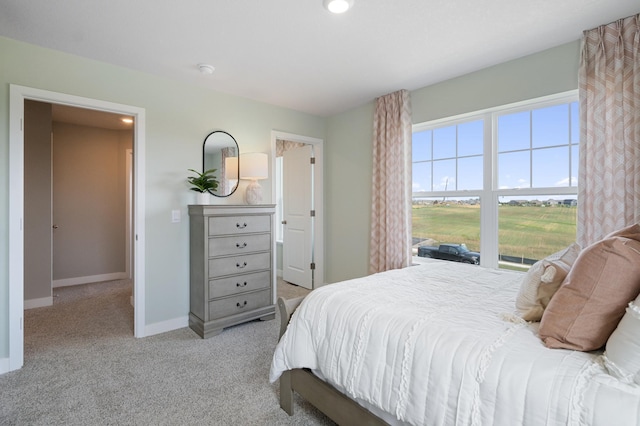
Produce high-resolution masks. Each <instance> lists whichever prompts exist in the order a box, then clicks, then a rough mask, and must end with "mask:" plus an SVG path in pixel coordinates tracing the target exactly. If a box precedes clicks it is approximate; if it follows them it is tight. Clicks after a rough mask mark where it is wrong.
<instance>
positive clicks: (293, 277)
mask: <svg viewBox="0 0 640 426" xmlns="http://www.w3.org/2000/svg"><path fill="white" fill-rule="evenodd" d="M272 141H273V143H272V145H273V147H272V152H273V153H274V161H273V165H274V174H275V179H274V193H275V198H274V199H275V200H276V226H277V229H276V239H277V242H278V250H277V252H278V274H279V275H280V276H281V277H282V279H283V280H284V281H286V282H288V283H291V284H295V285H298V286H301V287H304V288H308V289H314V288H317V287H319V286H322V285H323V284H324V240H323V225H324V223H323V217H324V215H323V185H322V182H323V162H322V159H323V158H322V157H323V156H322V154H323V141H322V140H321V139H316V138H310V137H305V136H301V135H294V134H290V133H283V132H273V134H272Z"/></svg>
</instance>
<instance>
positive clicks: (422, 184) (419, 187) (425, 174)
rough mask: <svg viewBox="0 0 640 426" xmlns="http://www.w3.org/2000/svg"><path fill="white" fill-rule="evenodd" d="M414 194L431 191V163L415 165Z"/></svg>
mask: <svg viewBox="0 0 640 426" xmlns="http://www.w3.org/2000/svg"><path fill="white" fill-rule="evenodd" d="M412 173H413V189H412V191H413V192H421V191H431V162H430V161H426V162H422V163H413V168H412Z"/></svg>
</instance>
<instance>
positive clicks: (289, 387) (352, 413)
mask: <svg viewBox="0 0 640 426" xmlns="http://www.w3.org/2000/svg"><path fill="white" fill-rule="evenodd" d="M302 299H304V297H297V298H295V299H288V300H286V299H283V298H282V297H279V298H278V309H279V310H280V336H279V337H280V338H282V335H283V334H284V332H285V331H286V330H287V325H288V324H289V320H290V319H291V315H293V312H294V311H295V310H296V308H297V307H298V306H299V305H300V302H302ZM294 391H295V392H297V393H298V394H299V395H300V396H302V397H303V398H304V399H306V400H307V401H309V403H311V404H312V405H314V406H315V407H316V408H317V409H318V410H320V411H322V412H323V413H324V414H326V415H327V417H329V418H330V419H331V420H333V421H334V422H336V423H337V424H339V425H388V423H387V422H385V421H384V420H382V419H381V418H380V417H378V416H376V415H374V414H373V413H371V412H370V411H369V410H367V409H366V408H364V407H362V406H361V405H360V404H358V403H357V402H355V401H354V400H352V399H351V398H349V397H347V396H346V395H344V394H343V393H341V392H340V391H338V390H337V389H336V388H334V387H333V386H331V385H329V384H328V383H326V382H324V381H322V380H320V379H319V378H318V377H317V376H316V375H315V374H313V373H312V372H311V371H310V370H308V369H299V368H296V369H293V370H288V371H285V372H284V373H282V376H280V407H281V408H282V409H283V410H284V411H286V412H287V414H289V415H290V416H292V415H293V392H294Z"/></svg>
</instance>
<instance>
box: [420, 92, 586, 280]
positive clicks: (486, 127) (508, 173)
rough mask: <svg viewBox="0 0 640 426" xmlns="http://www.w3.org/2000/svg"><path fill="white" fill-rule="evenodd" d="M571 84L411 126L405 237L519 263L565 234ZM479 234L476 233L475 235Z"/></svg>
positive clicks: (573, 189)
mask: <svg viewBox="0 0 640 426" xmlns="http://www.w3.org/2000/svg"><path fill="white" fill-rule="evenodd" d="M578 147H579V115H578V102H577V92H575V91H574V92H571V93H565V94H561V95H556V96H551V97H545V98H541V99H536V100H532V101H527V102H521V103H518V104H514V105H508V106H504V107H500V108H493V109H491V110H487V111H481V112H477V113H472V114H465V115H463V116H458V117H452V118H448V119H443V120H437V121H433V122H429V123H422V124H416V125H414V127H413V147H412V148H413V153H412V156H413V158H412V163H413V165H412V166H413V182H412V184H413V237H414V238H413V240H414V245H415V246H416V247H414V253H417V246H418V245H438V244H441V243H456V244H466V246H467V247H468V248H469V249H470V250H472V251H480V252H481V254H482V256H481V264H483V265H485V266H491V267H497V266H500V267H504V268H513V269H526V268H528V266H530V265H531V264H532V263H534V262H535V261H536V260H538V259H540V258H542V257H545V256H547V255H549V254H551V253H553V252H555V251H558V250H560V249H562V248H564V247H566V246H568V245H569V244H571V243H572V242H573V241H575V231H576V205H577V192H578V190H577V184H578V182H577V176H578ZM481 236H482V239H481V238H480V237H481Z"/></svg>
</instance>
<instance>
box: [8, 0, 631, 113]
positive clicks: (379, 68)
mask: <svg viewBox="0 0 640 426" xmlns="http://www.w3.org/2000/svg"><path fill="white" fill-rule="evenodd" d="M638 12H640V1H639V0H535V1H531V0H527V1H525V0H355V4H354V7H353V9H352V10H350V11H349V12H347V13H345V14H342V15H333V14H331V13H329V12H327V11H326V10H325V9H324V8H323V7H322V0H207V1H202V0H180V1H170V0H134V1H132V0H109V1H104V0H65V1H64V2H62V1H51V0H0V35H1V36H5V37H9V38H12V39H16V40H21V41H25V42H28V43H33V44H36V45H40V46H44V47H48V48H52V49H57V50H61V51H65V52H69V53H73V54H76V55H80V56H84V57H87V58H92V59H96V60H99V61H104V62H108V63H112V64H116V65H120V66H123V67H127V68H131V69H135V70H140V71H143V72H147V73H152V74H156V75H159V76H164V77H167V78H170V79H174V80H182V81H186V82H191V83H193V84H196V85H201V86H202V87H207V88H210V89H213V90H216V91H219V92H225V93H229V94H233V95H238V96H241V97H245V98H250V99H254V100H257V101H262V102H266V103H269V104H273V105H280V106H283V107H288V108H292V109H295V110H299V111H304V112H308V113H311V114H316V115H320V116H328V115H332V114H336V113H340V112H343V111H345V110H348V109H350V108H353V107H356V106H359V105H362V104H364V103H366V102H369V101H371V100H372V99H374V98H375V97H377V96H381V95H384V94H387V93H390V92H393V91H395V90H398V89H408V90H414V89H417V88H420V87H424V86H427V85H429V84H433V83H436V82H439V81H442V80H446V79H449V78H452V77H455V76H458V75H462V74H466V73H468V72H472V71H475V70H478V69H481V68H485V67H487V66H491V65H494V64H497V63H500V62H504V61H507V60H510V59H515V58H518V57H521V56H525V55H528V54H531V53H534V52H538V51H541V50H544V49H547V48H550V47H553V46H557V45H560V44H563V43H567V42H570V41H573V40H577V39H579V38H580V37H581V34H582V31H583V30H586V29H590V28H593V27H596V26H598V25H601V24H606V23H609V22H611V21H614V20H616V19H619V18H624V17H627V16H630V15H633V14H635V13H638ZM198 63H208V64H211V65H213V66H214V67H215V68H216V70H215V72H214V74H213V75H209V76H205V75H203V74H200V72H199V71H198V68H197V64H198Z"/></svg>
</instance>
